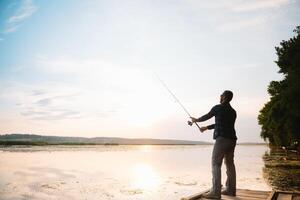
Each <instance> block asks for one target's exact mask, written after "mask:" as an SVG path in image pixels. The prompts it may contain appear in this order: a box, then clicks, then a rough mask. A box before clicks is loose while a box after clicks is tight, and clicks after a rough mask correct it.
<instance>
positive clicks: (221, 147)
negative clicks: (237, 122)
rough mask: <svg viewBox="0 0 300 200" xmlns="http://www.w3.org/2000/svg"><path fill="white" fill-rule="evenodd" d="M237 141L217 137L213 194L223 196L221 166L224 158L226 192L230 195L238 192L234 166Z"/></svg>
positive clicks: (213, 165) (213, 169)
mask: <svg viewBox="0 0 300 200" xmlns="http://www.w3.org/2000/svg"><path fill="white" fill-rule="evenodd" d="M235 146H236V140H232V139H228V138H224V137H220V136H219V137H217V139H216V142H215V145H214V149H213V153H212V177H213V178H212V185H213V186H212V192H213V193H214V194H216V195H220V194H221V166H222V162H223V158H224V159H225V165H226V174H227V181H226V190H227V191H228V192H229V193H232V194H235V192H236V172H235V166H234V160H233V157H234V149H235Z"/></svg>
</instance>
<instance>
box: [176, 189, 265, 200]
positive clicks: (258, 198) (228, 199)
mask: <svg viewBox="0 0 300 200" xmlns="http://www.w3.org/2000/svg"><path fill="white" fill-rule="evenodd" d="M208 191H209V190H206V191H203V192H200V193H197V194H194V195H191V196H189V197H184V198H181V200H200V199H202V198H201V196H202V195H203V194H204V193H206V192H208ZM236 194H237V195H236V197H232V196H226V195H222V200H266V199H267V198H268V196H269V194H270V192H268V191H257V190H245V189H238V190H237V193H236Z"/></svg>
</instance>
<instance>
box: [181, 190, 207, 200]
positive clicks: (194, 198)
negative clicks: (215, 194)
mask: <svg viewBox="0 0 300 200" xmlns="http://www.w3.org/2000/svg"><path fill="white" fill-rule="evenodd" d="M206 192H209V189H208V190H205V191H202V192H200V193H197V194H193V195H191V196H188V197H183V198H181V200H197V199H200V198H201V196H202V195H203V194H204V193H206Z"/></svg>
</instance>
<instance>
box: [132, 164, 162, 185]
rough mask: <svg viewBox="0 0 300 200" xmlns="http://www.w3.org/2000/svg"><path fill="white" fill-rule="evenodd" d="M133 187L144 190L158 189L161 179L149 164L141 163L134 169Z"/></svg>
mask: <svg viewBox="0 0 300 200" xmlns="http://www.w3.org/2000/svg"><path fill="white" fill-rule="evenodd" d="M132 177H133V180H132V186H133V187H134V188H138V189H142V190H154V189H157V188H158V186H159V183H160V177H159V175H158V174H157V172H156V171H155V170H154V169H153V168H152V167H151V165H149V164H145V163H141V164H137V165H135V166H134V167H133V168H132Z"/></svg>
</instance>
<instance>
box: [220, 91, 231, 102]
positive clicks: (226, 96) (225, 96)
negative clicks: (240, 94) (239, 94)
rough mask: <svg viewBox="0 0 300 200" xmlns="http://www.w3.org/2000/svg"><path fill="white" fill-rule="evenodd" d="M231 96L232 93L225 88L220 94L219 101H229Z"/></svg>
mask: <svg viewBox="0 0 300 200" xmlns="http://www.w3.org/2000/svg"><path fill="white" fill-rule="evenodd" d="M232 97H233V93H232V92H231V91H230V90H225V91H224V92H223V93H222V94H221V96H220V103H229V102H230V101H231V99H232Z"/></svg>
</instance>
